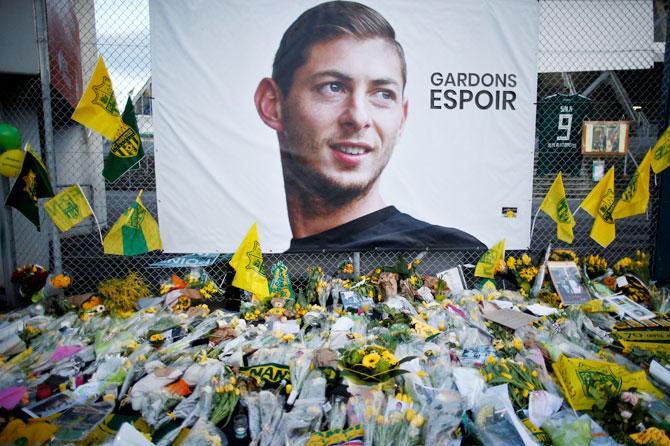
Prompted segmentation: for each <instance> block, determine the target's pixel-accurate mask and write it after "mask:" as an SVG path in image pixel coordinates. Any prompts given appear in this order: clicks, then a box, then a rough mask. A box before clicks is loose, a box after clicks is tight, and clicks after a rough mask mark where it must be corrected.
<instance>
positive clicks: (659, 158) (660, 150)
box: [651, 126, 670, 174]
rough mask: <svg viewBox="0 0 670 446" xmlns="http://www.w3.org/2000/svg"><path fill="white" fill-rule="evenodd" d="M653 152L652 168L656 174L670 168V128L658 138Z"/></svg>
mask: <svg viewBox="0 0 670 446" xmlns="http://www.w3.org/2000/svg"><path fill="white" fill-rule="evenodd" d="M651 151H652V152H653V156H652V158H651V168H652V169H654V173H655V174H659V173H661V172H662V171H664V170H665V169H667V167H668V166H670V126H668V128H667V129H665V131H664V132H663V134H662V135H661V137H660V138H658V141H656V144H654V148H653V149H651Z"/></svg>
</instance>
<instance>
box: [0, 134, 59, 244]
mask: <svg viewBox="0 0 670 446" xmlns="http://www.w3.org/2000/svg"><path fill="white" fill-rule="evenodd" d="M26 146H27V147H26V149H27V150H26V154H25V156H24V158H23V165H22V166H21V172H20V173H19V176H18V177H17V178H16V182H15V183H14V186H13V187H12V190H11V191H10V192H9V195H8V196H7V200H6V201H5V204H6V205H7V206H11V207H13V208H15V209H16V210H17V211H19V212H20V213H22V214H23V215H24V216H25V217H26V218H27V219H28V220H30V221H31V222H32V223H33V224H34V225H35V227H36V228H37V230H38V231H39V230H40V213H39V208H38V207H37V200H38V199H39V198H45V197H53V196H54V192H53V189H52V188H51V182H50V181H49V174H48V173H47V170H46V168H45V166H44V163H42V160H40V159H39V158H38V157H37V155H35V153H34V152H33V151H32V150H31V149H30V148H29V146H28V145H26Z"/></svg>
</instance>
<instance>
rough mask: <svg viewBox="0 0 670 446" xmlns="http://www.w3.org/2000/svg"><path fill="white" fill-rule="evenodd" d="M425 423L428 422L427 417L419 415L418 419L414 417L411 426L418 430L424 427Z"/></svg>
mask: <svg viewBox="0 0 670 446" xmlns="http://www.w3.org/2000/svg"><path fill="white" fill-rule="evenodd" d="M425 422H426V417H424V416H423V415H421V414H418V415H417V416H416V417H414V419H413V420H412V421H410V424H411V425H412V427H414V428H417V429H418V428H420V427H421V426H423V423H425Z"/></svg>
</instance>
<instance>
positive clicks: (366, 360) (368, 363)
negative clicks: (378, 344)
mask: <svg viewBox="0 0 670 446" xmlns="http://www.w3.org/2000/svg"><path fill="white" fill-rule="evenodd" d="M380 359H381V357H380V356H379V355H378V354H377V353H374V352H373V353H368V354H367V355H365V356H364V357H363V361H362V362H361V364H362V365H363V367H366V368H368V369H374V368H375V366H376V365H377V363H378V362H379V360H380Z"/></svg>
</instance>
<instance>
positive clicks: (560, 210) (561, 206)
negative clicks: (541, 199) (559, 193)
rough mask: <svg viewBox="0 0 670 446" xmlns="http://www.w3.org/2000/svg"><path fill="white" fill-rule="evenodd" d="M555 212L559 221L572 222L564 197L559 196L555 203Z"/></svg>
mask: <svg viewBox="0 0 670 446" xmlns="http://www.w3.org/2000/svg"><path fill="white" fill-rule="evenodd" d="M556 214H557V215H558V220H559V221H560V222H561V223H572V213H571V212H570V207H569V206H568V200H566V199H565V197H563V198H561V199H560V200H559V202H558V204H557V205H556Z"/></svg>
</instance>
